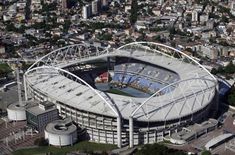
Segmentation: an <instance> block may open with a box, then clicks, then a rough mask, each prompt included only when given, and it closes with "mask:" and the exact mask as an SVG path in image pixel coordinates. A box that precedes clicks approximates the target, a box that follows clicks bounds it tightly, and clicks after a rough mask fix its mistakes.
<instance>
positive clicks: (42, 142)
mask: <svg viewBox="0 0 235 155" xmlns="http://www.w3.org/2000/svg"><path fill="white" fill-rule="evenodd" d="M34 145H38V146H47V145H48V142H47V141H46V140H45V139H44V137H41V138H38V139H36V140H35V141H34Z"/></svg>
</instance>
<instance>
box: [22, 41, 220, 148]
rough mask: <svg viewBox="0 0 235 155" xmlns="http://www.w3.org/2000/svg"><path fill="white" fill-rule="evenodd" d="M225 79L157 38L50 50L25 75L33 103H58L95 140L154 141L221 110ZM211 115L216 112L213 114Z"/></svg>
mask: <svg viewBox="0 0 235 155" xmlns="http://www.w3.org/2000/svg"><path fill="white" fill-rule="evenodd" d="M217 86H218V85H217V80H216V78H215V77H214V76H213V75H211V74H210V72H209V71H207V70H206V69H205V68H204V67H203V66H202V65H200V64H199V63H198V62H197V61H195V60H194V59H192V58H191V57H189V56H187V55H186V54H184V53H183V52H181V51H179V50H177V49H175V48H172V47H169V46H166V45H163V44H159V43H153V42H134V43H129V44H126V45H124V46H121V47H119V48H117V49H112V48H107V49H103V48H100V47H95V46H94V45H90V44H77V45H70V46H66V47H63V48H60V49H57V50H55V51H52V52H50V53H49V54H47V55H45V56H44V57H42V58H40V59H39V60H38V61H37V62H35V63H34V64H33V65H32V66H31V67H30V68H29V69H28V70H27V71H26V72H25V74H24V89H25V96H26V100H32V99H34V100H40V101H50V102H52V103H54V104H55V105H56V107H57V109H58V110H59V114H60V116H62V117H64V118H66V117H71V118H72V120H73V121H74V122H76V123H77V124H78V125H79V126H80V127H81V128H84V129H85V130H86V132H87V136H88V138H89V140H91V141H94V142H97V143H109V144H116V145H118V147H122V146H127V145H129V146H130V147H133V146H134V145H139V144H147V143H154V142H158V141H161V140H162V137H163V136H165V135H167V134H171V133H172V132H177V130H178V129H180V128H182V127H185V126H187V125H189V124H191V123H194V122H200V121H203V120H206V119H208V118H209V117H211V116H210V115H213V114H214V113H215V111H216V110H217V89H218V88H217ZM209 114H210V115H209Z"/></svg>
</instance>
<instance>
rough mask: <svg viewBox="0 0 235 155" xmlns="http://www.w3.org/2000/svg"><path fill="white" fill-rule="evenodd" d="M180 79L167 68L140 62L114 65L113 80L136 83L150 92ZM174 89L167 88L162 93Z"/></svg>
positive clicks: (130, 83)
mask: <svg viewBox="0 0 235 155" xmlns="http://www.w3.org/2000/svg"><path fill="white" fill-rule="evenodd" d="M178 80H179V77H178V75H177V74H175V73H173V72H171V71H168V70H167V69H163V68H158V67H154V66H149V65H146V64H140V63H125V64H118V65H116V66H114V76H113V77H112V81H111V82H112V83H121V84H125V85H130V86H133V85H134V86H135V87H138V88H139V89H146V88H147V89H148V91H149V92H150V93H154V92H156V91H158V90H160V89H161V88H163V87H165V86H167V85H169V84H170V83H172V82H176V81H178ZM172 90H173V88H169V89H165V90H164V91H162V93H163V94H165V93H168V92H170V91H172Z"/></svg>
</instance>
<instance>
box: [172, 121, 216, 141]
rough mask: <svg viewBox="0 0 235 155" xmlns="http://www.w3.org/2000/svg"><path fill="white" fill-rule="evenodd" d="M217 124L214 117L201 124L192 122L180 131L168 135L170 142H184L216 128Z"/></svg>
mask: <svg viewBox="0 0 235 155" xmlns="http://www.w3.org/2000/svg"><path fill="white" fill-rule="evenodd" d="M217 126H218V121H217V120H215V119H209V120H208V121H205V122H203V123H201V124H194V125H192V126H189V127H187V128H183V129H182V130H181V131H179V132H176V133H173V134H172V135H171V136H170V142H171V143H174V144H180V145H181V144H185V143H187V142H189V141H191V140H193V139H196V138H197V137H199V136H201V135H203V134H206V133H208V132H209V131H212V130H214V129H216V128H217Z"/></svg>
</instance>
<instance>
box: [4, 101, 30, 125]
mask: <svg viewBox="0 0 235 155" xmlns="http://www.w3.org/2000/svg"><path fill="white" fill-rule="evenodd" d="M25 108H26V107H25V106H20V105H19V104H17V103H16V104H10V105H9V106H8V107H7V116H8V119H9V120H12V121H23V120H26V113H25Z"/></svg>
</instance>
